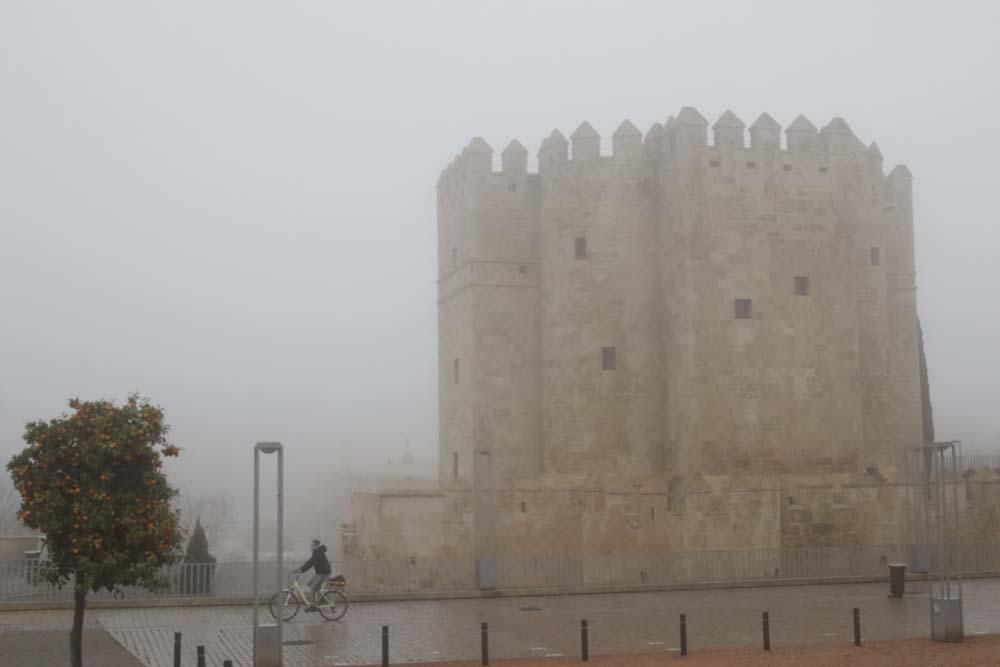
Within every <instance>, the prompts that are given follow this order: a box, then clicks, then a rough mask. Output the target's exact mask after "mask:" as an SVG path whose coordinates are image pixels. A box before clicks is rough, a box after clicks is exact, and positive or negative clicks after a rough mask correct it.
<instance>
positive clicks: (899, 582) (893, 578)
mask: <svg viewBox="0 0 1000 667" xmlns="http://www.w3.org/2000/svg"><path fill="white" fill-rule="evenodd" d="M904 592H906V563H889V597H891V598H901V597H903V593H904Z"/></svg>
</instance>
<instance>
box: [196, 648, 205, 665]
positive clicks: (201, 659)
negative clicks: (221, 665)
mask: <svg viewBox="0 0 1000 667" xmlns="http://www.w3.org/2000/svg"><path fill="white" fill-rule="evenodd" d="M198 667H205V647H204V646H199V647H198Z"/></svg>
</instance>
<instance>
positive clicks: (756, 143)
mask: <svg viewBox="0 0 1000 667" xmlns="http://www.w3.org/2000/svg"><path fill="white" fill-rule="evenodd" d="M708 130H709V121H708V120H707V119H706V118H705V117H704V116H703V115H702V114H701V113H700V112H699V111H698V110H697V109H695V108H694V107H683V108H681V110H680V111H679V112H678V113H677V115H676V116H670V117H668V118H667V120H666V122H665V123H654V124H653V125H652V126H651V127H650V128H649V130H648V131H647V132H646V134H645V136H643V135H642V132H640V130H639V129H638V128H637V127H636V126H635V125H634V124H633V123H632V122H631V121H629V120H627V119H626V120H625V121H623V122H622V123H621V124H620V125H619V126H618V128H617V129H616V130H615V131H614V133H613V134H612V135H611V153H610V155H604V154H602V148H601V146H602V137H601V134H600V133H599V132H598V131H597V130H596V129H595V128H594V127H593V126H592V125H591V124H590V123H589V122H587V121H584V122H583V123H581V124H580V125H579V126H578V127H577V128H576V130H574V131H573V133H572V134H571V135H570V136H569V139H567V138H566V136H565V135H564V134H563V133H562V132H560V131H559V130H558V129H554V130H552V132H551V133H550V134H549V135H548V136H547V137H545V138H544V139H543V140H542V141H541V143H540V145H539V148H538V153H537V157H538V171H539V173H544V172H546V171H549V170H553V169H557V168H559V167H561V166H562V165H565V164H569V163H579V162H598V161H617V162H627V161H636V160H644V161H660V162H664V163H669V162H671V161H674V160H684V159H686V158H691V157H693V156H695V155H697V154H699V153H701V152H703V151H716V152H717V153H718V154H719V155H722V156H729V157H732V158H735V156H736V155H737V154H738V153H740V152H751V153H754V154H766V153H775V154H783V155H787V156H796V155H799V156H812V157H813V158H814V159H816V160H818V161H820V162H823V163H824V164H829V163H831V162H834V163H839V162H843V161H848V162H852V163H853V162H862V163H864V164H866V165H868V166H869V167H872V168H875V169H877V170H878V171H879V172H881V170H882V161H883V157H882V153H881V151H880V150H879V148H878V145H877V144H875V143H872V144H871V145H870V146H868V147H866V146H865V144H864V142H862V141H861V139H859V138H858V137H857V136H856V135H855V134H854V131H853V130H852V129H851V127H850V125H848V123H847V122H846V121H845V120H844V119H843V118H841V117H834V118H832V119H831V120H830V121H829V122H828V123H826V124H825V125H824V126H823V127H822V128H817V127H816V125H814V124H813V123H812V122H811V121H810V120H809V119H808V118H806V117H805V116H802V115H799V116H797V117H796V118H795V119H794V120H793V121H792V122H791V124H789V125H788V127H786V128H785V130H784V136H785V139H784V146H783V145H782V127H781V125H780V124H779V123H778V122H777V121H776V120H775V119H774V117H772V116H771V115H770V114H768V113H767V112H764V113H761V114H760V115H759V116H757V118H756V120H754V122H753V124H752V125H750V127H749V128H747V126H746V123H744V121H743V120H742V119H741V118H740V117H739V116H737V115H736V114H735V113H733V112H732V111H730V110H728V109H727V110H726V111H725V112H723V113H722V115H721V116H719V118H718V119H717V120H716V121H715V122H714V123H713V124H711V130H712V132H711V141H710V137H709V131H708ZM748 135H749V137H748ZM748 139H749V141H748ZM754 159H755V158H754V157H747V160H749V161H753V160H754ZM786 160H787V158H786ZM774 164H778V163H774ZM786 164H787V162H786ZM786 170H787V169H786ZM823 171H824V172H825V171H826V169H824V170H823ZM491 173H492V174H503V175H505V176H507V177H509V178H523V177H525V176H527V175H528V173H529V172H528V149H527V148H526V147H525V146H524V145H523V144H522V143H521V142H519V141H518V140H516V139H514V140H512V141H511V142H510V143H509V144H508V145H507V147H506V148H505V149H504V151H503V153H501V156H500V169H499V170H497V169H495V168H494V167H493V149H492V147H490V145H489V144H488V143H486V141H485V140H484V139H483V138H482V137H474V138H473V139H472V140H471V141H470V142H469V144H468V145H467V146H466V147H465V148H463V149H462V151H461V153H459V154H458V155H457V156H456V157H455V159H454V160H452V161H451V163H449V165H448V166H447V167H446V168H445V169H444V170H443V171H442V172H441V176H440V178H439V179H438V188H439V189H440V188H442V187H445V186H446V185H448V184H449V183H455V182H462V180H463V179H468V178H470V177H477V176H483V175H486V174H491Z"/></svg>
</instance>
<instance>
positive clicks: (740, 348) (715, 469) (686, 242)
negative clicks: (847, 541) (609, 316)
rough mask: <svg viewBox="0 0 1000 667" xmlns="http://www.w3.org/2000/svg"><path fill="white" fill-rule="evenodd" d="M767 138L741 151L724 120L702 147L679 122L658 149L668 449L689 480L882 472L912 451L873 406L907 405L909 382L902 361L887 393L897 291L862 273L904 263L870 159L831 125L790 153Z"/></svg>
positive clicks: (810, 133) (877, 159)
mask: <svg viewBox="0 0 1000 667" xmlns="http://www.w3.org/2000/svg"><path fill="white" fill-rule="evenodd" d="M775 126H776V123H773V121H772V120H771V119H770V118H769V117H766V116H762V117H761V119H759V120H758V121H757V123H755V125H754V127H753V128H752V129H751V137H752V138H753V137H757V141H756V142H753V141H752V142H751V145H750V146H749V147H747V146H745V145H744V141H743V124H742V122H741V121H739V119H738V118H736V117H735V116H734V115H732V114H729V113H728V112H727V114H726V115H725V116H723V118H722V119H720V121H719V122H718V123H716V125H715V128H714V129H715V136H716V143H715V145H712V146H709V145H708V143H707V129H708V123H707V121H705V119H704V118H703V117H701V116H700V114H698V113H697V112H696V111H695V110H693V109H685V110H683V111H682V112H681V114H680V115H679V116H678V117H677V119H671V120H670V121H668V124H667V126H666V127H665V129H664V131H663V136H662V138H661V139H660V143H661V156H662V158H661V161H660V183H661V197H660V200H661V202H662V206H661V211H660V214H661V225H662V227H661V234H662V239H663V242H662V246H661V248H662V259H661V267H663V276H662V280H663V293H664V312H665V315H664V317H663V321H664V322H665V329H666V331H667V334H666V337H665V340H666V343H665V344H666V375H667V387H668V389H667V394H668V396H667V404H666V411H667V412H668V413H669V414H670V415H671V416H673V415H675V414H678V415H683V417H680V418H678V419H677V420H673V419H671V428H670V430H669V438H668V440H669V441H670V446H671V447H672V448H674V449H675V450H676V451H677V452H678V454H679V457H680V458H679V460H678V467H679V469H680V470H682V471H687V472H692V471H702V472H706V473H715V474H721V473H729V472H737V471H740V470H757V471H761V470H773V471H783V472H813V473H816V472H837V471H839V472H848V471H853V472H858V471H863V470H864V469H865V468H866V467H869V466H884V467H888V466H891V465H892V463H893V462H894V461H895V459H896V458H897V456H901V451H902V448H903V447H905V446H909V445H911V444H912V443H914V442H919V441H920V440H919V435H917V437H916V439H910V438H911V435H912V433H913V432H912V430H909V429H902V428H900V427H901V426H902V421H903V419H902V418H900V419H895V420H892V419H888V418H887V417H886V411H885V410H881V409H879V407H884V405H883V406H878V405H877V404H876V403H877V400H876V398H878V399H882V400H883V401H885V402H891V403H894V404H895V405H894V406H893V407H892V408H890V410H893V409H899V408H898V404H902V403H906V404H913V402H914V401H916V402H917V403H916V404H919V386H918V385H913V384H912V383H913V382H917V381H918V380H919V375H918V364H917V363H916V357H913V363H912V364H908V363H907V365H905V366H904V365H903V364H902V363H901V364H897V365H896V368H895V376H894V377H893V378H892V379H895V378H896V377H905V378H906V383H905V386H906V389H902V390H900V391H899V395H895V396H893V395H891V394H890V393H889V392H888V391H887V389H886V387H885V385H886V383H887V382H888V381H889V376H888V368H889V364H888V360H887V351H888V349H889V348H890V339H889V336H890V335H891V333H890V330H889V310H890V308H891V303H887V301H888V300H889V297H887V296H886V295H887V291H888V290H889V289H890V286H894V284H895V281H896V280H897V277H896V276H895V275H892V274H890V273H889V272H887V271H886V267H885V266H884V264H882V263H881V262H879V263H877V264H876V263H875V262H873V260H872V257H873V253H878V255H879V256H878V260H881V258H882V257H883V256H886V255H893V254H898V253H905V252H906V250H905V248H904V249H897V248H896V247H894V246H893V245H892V242H893V241H894V239H893V238H892V237H891V236H889V235H888V234H887V233H886V220H885V217H884V214H883V206H882V199H883V196H884V192H885V189H886V187H887V183H886V179H885V178H884V177H883V176H882V174H881V169H880V166H881V156H880V155H876V153H877V150H869V149H866V148H864V146H863V145H862V144H861V143H860V142H859V141H858V140H857V139H856V138H855V137H854V136H853V134H851V132H850V129H849V128H848V127H847V125H846V123H844V122H843V121H841V120H839V119H835V120H834V121H833V122H831V124H830V125H828V126H827V127H826V128H824V130H823V131H821V132H818V133H817V132H816V131H815V128H812V129H809V128H811V124H809V123H808V121H805V120H804V119H801V122H800V121H797V122H796V124H793V127H792V128H790V130H789V132H790V133H789V146H790V147H791V148H792V150H789V151H782V150H780V146H779V144H778V142H777V141H773V140H769V138H770V137H771V136H772V135H770V134H768V133H769V132H771V131H774V132H776V129H775ZM873 249H876V250H873ZM910 252H911V254H912V248H910ZM878 260H875V261H878ZM737 300H747V301H748V304H749V305H748V306H747V307H748V308H749V313H744V314H745V315H748V317H746V318H745V319H741V318H740V317H739V316H738V315H739V314H738V313H736V312H735V311H736V309H737V308H738V307H739V306H737ZM907 317H909V320H908V322H906V323H905V324H906V325H909V324H910V323H912V327H913V330H914V332H915V330H916V318H915V313H910V314H909V315H908V316H907ZM901 324H904V323H903V322H901ZM914 349H915V348H914ZM909 353H910V348H909V347H907V349H906V354H905V355H903V356H904V357H905V360H906V361H907V362H908V361H909ZM907 415H908V416H912V415H910V413H909V412H907ZM914 424H916V425H917V426H919V419H915V420H914Z"/></svg>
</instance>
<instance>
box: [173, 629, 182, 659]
mask: <svg viewBox="0 0 1000 667" xmlns="http://www.w3.org/2000/svg"><path fill="white" fill-rule="evenodd" d="M174 667H181V633H179V632H175V633H174Z"/></svg>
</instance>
